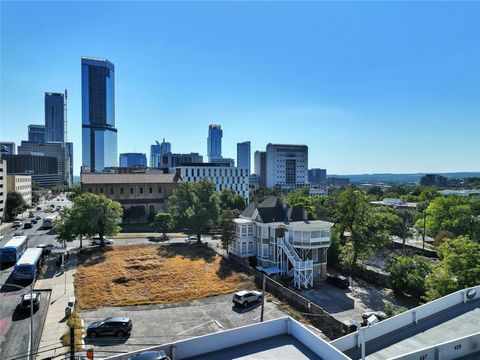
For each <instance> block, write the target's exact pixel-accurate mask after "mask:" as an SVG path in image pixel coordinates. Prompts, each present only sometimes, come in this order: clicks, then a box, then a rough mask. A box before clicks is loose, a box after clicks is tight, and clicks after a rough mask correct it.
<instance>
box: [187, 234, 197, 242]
mask: <svg viewBox="0 0 480 360" xmlns="http://www.w3.org/2000/svg"><path fill="white" fill-rule="evenodd" d="M189 241H197V235H192V236H189V237H187V238H185V242H189Z"/></svg>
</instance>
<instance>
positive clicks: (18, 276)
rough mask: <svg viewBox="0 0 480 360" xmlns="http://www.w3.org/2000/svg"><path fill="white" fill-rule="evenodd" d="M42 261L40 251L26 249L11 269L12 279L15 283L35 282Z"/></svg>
mask: <svg viewBox="0 0 480 360" xmlns="http://www.w3.org/2000/svg"><path fill="white" fill-rule="evenodd" d="M42 260H43V259H42V249H38V248H28V249H27V250H26V251H25V253H24V254H23V255H22V257H21V258H20V260H18V261H17V263H16V264H15V267H14V268H13V279H14V280H15V281H22V280H29V281H33V280H35V279H36V278H37V276H38V274H39V273H40V267H41V266H42Z"/></svg>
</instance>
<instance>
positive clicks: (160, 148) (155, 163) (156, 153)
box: [150, 138, 172, 167]
mask: <svg viewBox="0 0 480 360" xmlns="http://www.w3.org/2000/svg"><path fill="white" fill-rule="evenodd" d="M155 142H156V143H157V144H156V145H151V146H150V167H162V157H163V156H164V155H165V154H168V153H171V152H172V144H170V143H169V142H165V138H164V139H163V141H162V143H161V144H160V143H159V142H158V141H155Z"/></svg>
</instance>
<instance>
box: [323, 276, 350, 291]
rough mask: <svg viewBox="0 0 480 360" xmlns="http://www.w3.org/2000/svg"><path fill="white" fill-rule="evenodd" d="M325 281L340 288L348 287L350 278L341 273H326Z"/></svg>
mask: <svg viewBox="0 0 480 360" xmlns="http://www.w3.org/2000/svg"><path fill="white" fill-rule="evenodd" d="M327 283H329V284H332V285H335V286H336V287H339V288H341V289H348V287H349V286H350V279H349V278H348V277H346V276H343V275H338V274H337V275H331V274H327Z"/></svg>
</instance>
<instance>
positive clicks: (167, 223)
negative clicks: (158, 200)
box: [150, 212, 173, 238]
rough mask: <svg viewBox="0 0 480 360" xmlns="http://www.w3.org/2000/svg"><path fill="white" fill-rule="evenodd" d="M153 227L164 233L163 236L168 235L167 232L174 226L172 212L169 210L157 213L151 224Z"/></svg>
mask: <svg viewBox="0 0 480 360" xmlns="http://www.w3.org/2000/svg"><path fill="white" fill-rule="evenodd" d="M150 225H151V226H152V227H153V228H155V229H158V230H159V231H161V232H162V233H163V237H164V238H165V237H167V235H166V233H167V232H168V231H171V230H172V228H173V219H172V214H170V213H168V212H159V213H157V214H155V217H154V218H153V222H152V223H151V224H150Z"/></svg>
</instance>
